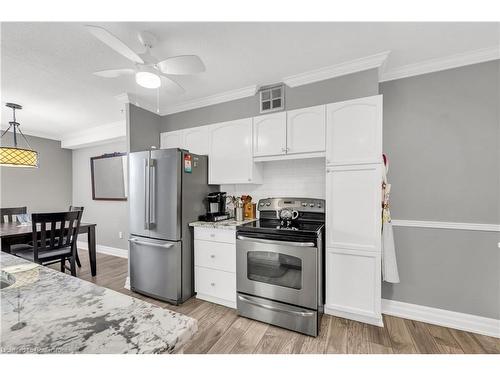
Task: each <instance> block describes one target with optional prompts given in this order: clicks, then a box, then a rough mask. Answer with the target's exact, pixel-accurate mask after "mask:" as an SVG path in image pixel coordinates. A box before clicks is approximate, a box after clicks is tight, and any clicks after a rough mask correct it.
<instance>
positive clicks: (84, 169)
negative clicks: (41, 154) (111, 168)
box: [73, 141, 128, 250]
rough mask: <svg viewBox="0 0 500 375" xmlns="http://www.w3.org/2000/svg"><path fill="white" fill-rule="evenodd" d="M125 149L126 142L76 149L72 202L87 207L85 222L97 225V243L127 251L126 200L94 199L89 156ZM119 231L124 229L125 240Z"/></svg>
mask: <svg viewBox="0 0 500 375" xmlns="http://www.w3.org/2000/svg"><path fill="white" fill-rule="evenodd" d="M126 150H127V147H126V142H125V141H123V142H114V143H108V144H105V145H100V146H95V147H86V148H82V149H78V150H73V204H74V205H75V206H83V207H85V209H84V211H83V219H82V220H83V221H87V222H91V223H96V224H97V229H96V234H97V244H99V245H104V246H111V247H115V248H119V249H125V250H126V249H128V244H127V239H128V209H127V202H126V201H95V200H93V199H92V183H91V177H90V158H91V157H92V156H99V155H102V154H110V153H113V152H125V151H126ZM118 232H123V239H120V238H119V237H118ZM80 240H81V239H80Z"/></svg>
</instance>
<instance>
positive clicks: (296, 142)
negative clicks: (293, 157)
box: [286, 105, 326, 154]
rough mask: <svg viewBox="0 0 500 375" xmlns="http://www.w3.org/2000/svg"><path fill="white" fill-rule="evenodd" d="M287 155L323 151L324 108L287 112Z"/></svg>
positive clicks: (324, 130)
mask: <svg viewBox="0 0 500 375" xmlns="http://www.w3.org/2000/svg"><path fill="white" fill-rule="evenodd" d="M286 126H287V131H286V140H287V141H286V143H287V146H286V147H287V154H297V153H307V152H322V151H325V133H326V106H325V105H318V106H315V107H309V108H301V109H296V110H293V111H288V112H287V125H286Z"/></svg>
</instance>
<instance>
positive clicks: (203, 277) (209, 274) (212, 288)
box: [194, 267, 236, 302]
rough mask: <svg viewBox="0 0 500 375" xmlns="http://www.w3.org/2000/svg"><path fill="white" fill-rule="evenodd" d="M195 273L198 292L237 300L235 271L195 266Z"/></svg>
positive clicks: (227, 299) (232, 300)
mask: <svg viewBox="0 0 500 375" xmlns="http://www.w3.org/2000/svg"><path fill="white" fill-rule="evenodd" d="M194 273H195V276H194V285H195V288H196V292H197V293H200V294H205V295H207V296H212V297H215V298H220V299H223V300H226V301H231V302H236V274H235V273H231V272H225V271H219V270H212V269H210V268H204V267H195V268H194Z"/></svg>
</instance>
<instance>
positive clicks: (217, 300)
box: [196, 293, 236, 309]
mask: <svg viewBox="0 0 500 375" xmlns="http://www.w3.org/2000/svg"><path fill="white" fill-rule="evenodd" d="M196 298H198V299H202V300H204V301H208V302H212V303H216V304H218V305H223V306H226V307H230V308H232V309H235V308H236V301H228V300H225V299H222V298H218V297H214V296H210V295H208V294H203V293H201V294H200V293H196Z"/></svg>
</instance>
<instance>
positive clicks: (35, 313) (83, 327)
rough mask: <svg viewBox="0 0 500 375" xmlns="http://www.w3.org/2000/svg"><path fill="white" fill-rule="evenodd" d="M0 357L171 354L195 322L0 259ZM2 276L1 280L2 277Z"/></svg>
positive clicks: (4, 257) (16, 260)
mask: <svg viewBox="0 0 500 375" xmlns="http://www.w3.org/2000/svg"><path fill="white" fill-rule="evenodd" d="M0 268H1V269H2V271H3V272H2V283H3V282H4V279H5V276H8V279H9V284H10V283H11V285H10V286H7V287H5V285H7V284H3V285H2V286H3V288H2V289H1V290H0V298H1V335H0V352H2V353H175V352H180V351H182V346H183V345H184V344H185V343H186V342H187V341H189V340H190V338H191V337H192V336H193V335H194V334H195V333H196V331H197V321H196V320H195V319H192V318H190V317H187V316H185V315H182V314H179V313H176V312H173V311H170V310H167V309H163V308H160V307H157V306H154V305H152V304H150V303H147V302H145V301H142V300H139V299H136V298H133V297H131V296H127V295H125V294H121V293H118V292H115V291H113V290H110V289H106V288H103V287H99V286H97V285H94V284H92V283H90V282H87V281H84V280H81V279H78V278H76V277H72V276H70V275H67V274H64V273H62V272H58V271H55V270H53V269H50V268H47V267H44V266H40V265H38V264H35V263H31V262H28V261H26V260H23V259H20V258H17V257H14V256H12V255H10V254H6V253H1V255H0ZM5 272H6V273H7V274H6V273H5Z"/></svg>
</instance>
